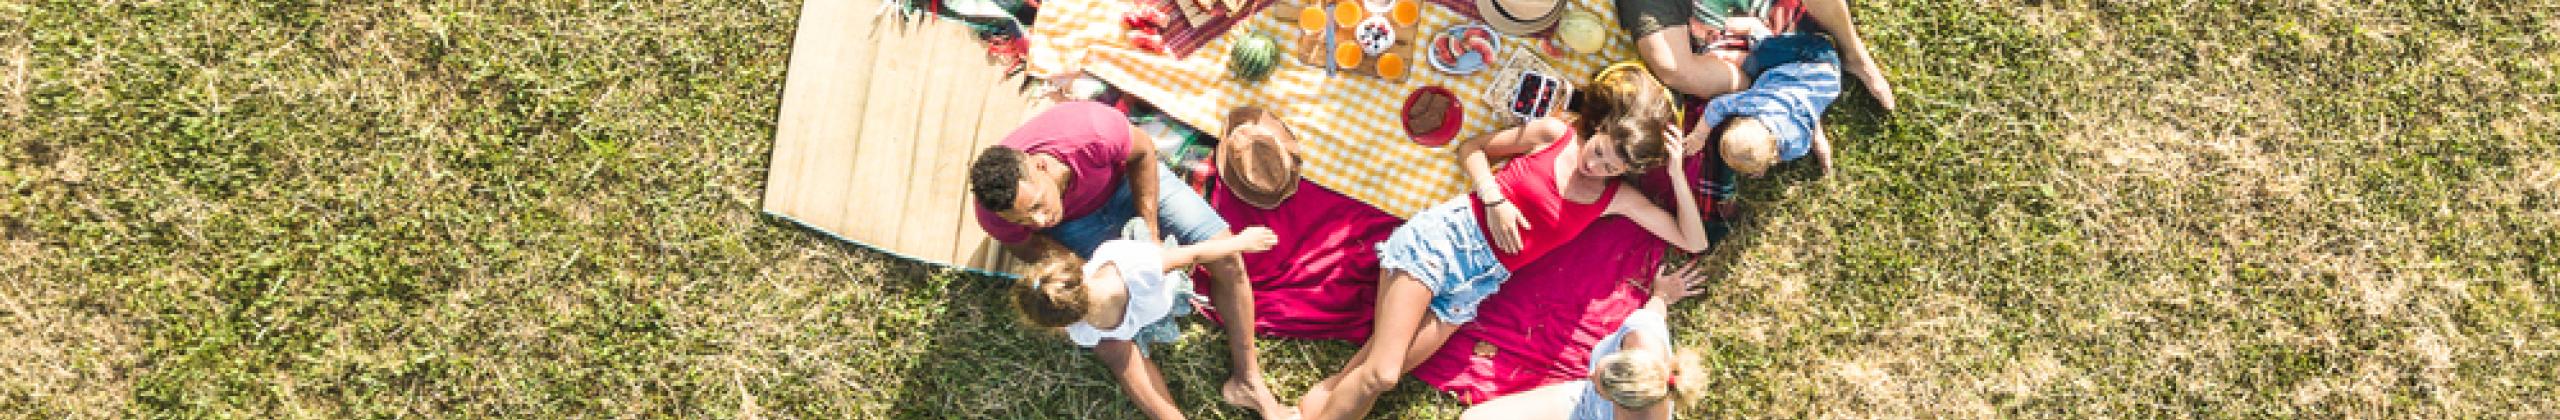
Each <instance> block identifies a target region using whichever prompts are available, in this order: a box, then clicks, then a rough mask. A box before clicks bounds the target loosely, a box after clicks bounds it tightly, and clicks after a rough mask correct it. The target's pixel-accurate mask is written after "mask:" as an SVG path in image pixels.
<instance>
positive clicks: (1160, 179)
mask: <svg viewBox="0 0 2560 420" xmlns="http://www.w3.org/2000/svg"><path fill="white" fill-rule="evenodd" d="M969 192H970V194H971V195H973V196H975V200H974V201H975V202H976V203H977V218H978V226H979V227H982V228H985V229H986V231H987V235H988V236H991V237H994V238H995V239H996V241H997V242H1000V243H1002V244H1003V248H1004V249H1005V251H1006V252H1007V253H1009V254H1012V255H1013V256H1014V258H1017V259H1020V260H1022V261H1023V262H1026V263H1031V264H1034V265H1039V264H1043V263H1056V262H1058V261H1080V260H1082V259H1086V258H1091V257H1092V256H1093V253H1094V250H1095V249H1096V248H1098V247H1100V246H1101V245H1102V243H1103V242H1104V241H1107V240H1112V239H1119V238H1120V236H1121V235H1120V234H1121V230H1122V229H1123V228H1124V226H1127V225H1131V224H1135V225H1138V226H1139V229H1141V230H1143V231H1142V232H1138V233H1139V234H1136V235H1130V236H1131V237H1132V238H1131V239H1137V240H1141V241H1153V240H1155V238H1158V237H1163V236H1172V237H1173V238H1174V240H1175V241H1178V242H1180V243H1181V244H1183V245H1197V244H1201V243H1204V242H1208V241H1209V240H1212V239H1217V238H1224V237H1227V236H1229V232H1228V230H1227V229H1228V228H1227V222H1226V220H1225V219H1222V218H1220V217H1219V216H1218V213H1217V211H1216V210H1213V209H1211V208H1209V202H1208V200H1206V199H1203V198H1201V196H1200V193H1199V192H1196V191H1193V190H1192V189H1191V187H1190V186H1188V185H1184V184H1183V183H1182V182H1181V178H1179V177H1176V176H1174V174H1173V170H1172V169H1170V168H1166V167H1165V166H1164V164H1162V163H1158V162H1157V161H1156V151H1155V143H1154V142H1153V141H1151V140H1149V139H1148V138H1147V135H1146V134H1145V133H1142V132H1140V131H1138V129H1137V127H1135V126H1131V125H1130V124H1129V116H1128V115H1127V114H1123V113H1121V112H1120V111H1119V110H1117V109H1113V108H1111V107H1110V106H1106V105H1103V104H1100V103H1094V102H1069V103H1062V104H1058V105H1056V106H1053V107H1050V108H1049V109H1048V110H1045V111H1042V112H1041V113H1040V115H1038V116H1034V117H1032V118H1031V120H1030V121H1028V122H1024V123H1023V124H1022V126H1021V127H1019V128H1015V129H1014V131H1013V133H1012V134H1008V135H1006V136H1005V138H1004V140H1003V141H1002V142H999V143H997V144H996V145H995V146H989V147H987V149H986V150H985V151H983V152H980V153H978V157H977V160H976V161H975V162H971V163H970V165H969ZM1200 265H1202V266H1205V267H1207V268H1208V270H1209V275H1210V276H1212V277H1214V278H1215V281H1213V282H1212V283H1211V289H1210V295H1211V296H1210V302H1211V303H1212V304H1213V305H1215V306H1216V308H1217V311H1218V315H1219V316H1220V319H1221V320H1223V321H1225V324H1226V331H1227V338H1228V340H1227V346H1228V347H1229V350H1230V351H1231V352H1232V353H1234V354H1240V355H1250V354H1254V353H1255V349H1254V342H1253V325H1254V324H1253V318H1254V317H1253V291H1252V290H1251V289H1249V288H1246V287H1244V285H1245V284H1247V282H1248V281H1250V280H1251V278H1249V277H1246V276H1245V271H1244V260H1242V259H1239V258H1237V257H1236V256H1235V255H1233V254H1225V255H1220V256H1217V257H1216V258H1208V259H1206V260H1205V261H1202V262H1201V263H1200ZM1093 351H1094V353H1095V354H1096V355H1099V356H1101V357H1102V361H1103V363H1104V364H1107V365H1110V367H1111V371H1112V372H1113V373H1114V374H1115V375H1116V376H1118V377H1119V379H1120V385H1121V389H1122V390H1123V391H1126V392H1128V393H1129V394H1130V395H1131V396H1132V397H1133V400H1136V401H1140V402H1148V401H1160V402H1168V403H1165V404H1156V405H1150V404H1141V405H1140V408H1142V409H1145V410H1146V411H1147V412H1148V413H1149V414H1151V415H1154V416H1156V417H1159V418H1170V417H1181V413H1180V412H1178V411H1174V410H1173V407H1172V405H1171V404H1170V403H1169V402H1170V401H1171V400H1172V398H1171V396H1169V395H1154V394H1155V393H1160V392H1161V390H1162V389H1163V388H1162V387H1160V386H1158V387H1147V386H1142V385H1141V384H1146V383H1150V382H1151V381H1150V380H1149V378H1152V377H1153V376H1151V375H1153V370H1152V369H1147V368H1145V367H1146V366H1152V364H1150V363H1147V362H1146V354H1144V353H1142V352H1140V351H1138V347H1137V345H1135V344H1132V343H1131V342H1129V341H1126V340H1103V341H1101V342H1100V343H1098V344H1097V345H1095V346H1093ZM1231 367H1232V368H1233V369H1234V370H1233V371H1232V373H1231V374H1232V375H1233V376H1231V377H1230V378H1229V379H1228V380H1227V383H1226V385H1225V386H1224V387H1223V388H1220V390H1221V391H1222V394H1223V395H1224V396H1225V397H1226V399H1227V403H1230V404H1236V405H1242V406H1246V407H1250V408H1253V409H1255V410H1259V411H1261V412H1263V413H1265V414H1266V415H1269V414H1272V413H1283V412H1286V411H1288V410H1289V407H1288V406H1284V405H1281V404H1280V402H1279V400H1278V399H1276V398H1274V397H1273V396H1272V394H1271V392H1270V388H1269V387H1267V386H1265V385H1264V383H1263V379H1262V378H1263V376H1262V364H1261V362H1260V361H1257V360H1255V358H1253V357H1237V358H1234V360H1233V361H1232V363H1231ZM1153 382H1161V381H1153Z"/></svg>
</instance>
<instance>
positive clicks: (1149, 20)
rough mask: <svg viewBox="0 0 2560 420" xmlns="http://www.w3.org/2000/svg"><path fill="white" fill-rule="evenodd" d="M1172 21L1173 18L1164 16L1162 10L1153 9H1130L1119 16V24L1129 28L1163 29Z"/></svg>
mask: <svg viewBox="0 0 2560 420" xmlns="http://www.w3.org/2000/svg"><path fill="white" fill-rule="evenodd" d="M1172 21H1173V16H1171V15H1166V14H1165V13H1164V10H1160V9H1153V8H1145V9H1130V10H1129V12H1128V13H1125V14H1121V15H1120V24H1121V25H1123V26H1127V27H1130V28H1163V27H1164V25H1165V24H1166V23H1169V22H1172Z"/></svg>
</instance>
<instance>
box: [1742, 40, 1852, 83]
mask: <svg viewBox="0 0 2560 420" xmlns="http://www.w3.org/2000/svg"><path fill="white" fill-rule="evenodd" d="M1791 63H1831V64H1832V65H1835V66H1836V65H1840V50H1838V49H1836V48H1833V47H1832V46H1831V38H1830V37H1826V36H1823V35H1822V34H1820V33H1815V32H1806V31H1804V30H1802V29H1801V28H1799V30H1797V31H1796V32H1789V33H1786V34H1782V35H1778V36H1772V37H1769V38H1767V39H1762V40H1760V43H1758V44H1754V45H1752V46H1751V55H1750V56H1748V57H1745V58H1743V59H1742V74H1743V75H1746V76H1751V78H1753V79H1758V78H1760V73H1767V72H1768V71H1769V69H1770V68H1773V67H1777V66H1781V65H1786V64H1791Z"/></svg>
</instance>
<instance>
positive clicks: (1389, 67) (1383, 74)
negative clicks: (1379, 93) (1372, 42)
mask: <svg viewBox="0 0 2560 420" xmlns="http://www.w3.org/2000/svg"><path fill="white" fill-rule="evenodd" d="M1378 77H1380V78H1385V79H1388V80H1398V79H1403V78H1404V57H1402V56H1397V55H1395V54H1394V53H1387V54H1383V55H1379V56H1378Z"/></svg>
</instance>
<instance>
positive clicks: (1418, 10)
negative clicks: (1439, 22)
mask: <svg viewBox="0 0 2560 420" xmlns="http://www.w3.org/2000/svg"><path fill="white" fill-rule="evenodd" d="M1394 7H1395V8H1394V9H1389V10H1388V12H1387V19H1388V20H1392V21H1395V23H1396V26H1413V22H1414V21H1419V20H1422V4H1421V2H1420V1H1417V0H1396V5H1395V6H1394Z"/></svg>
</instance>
